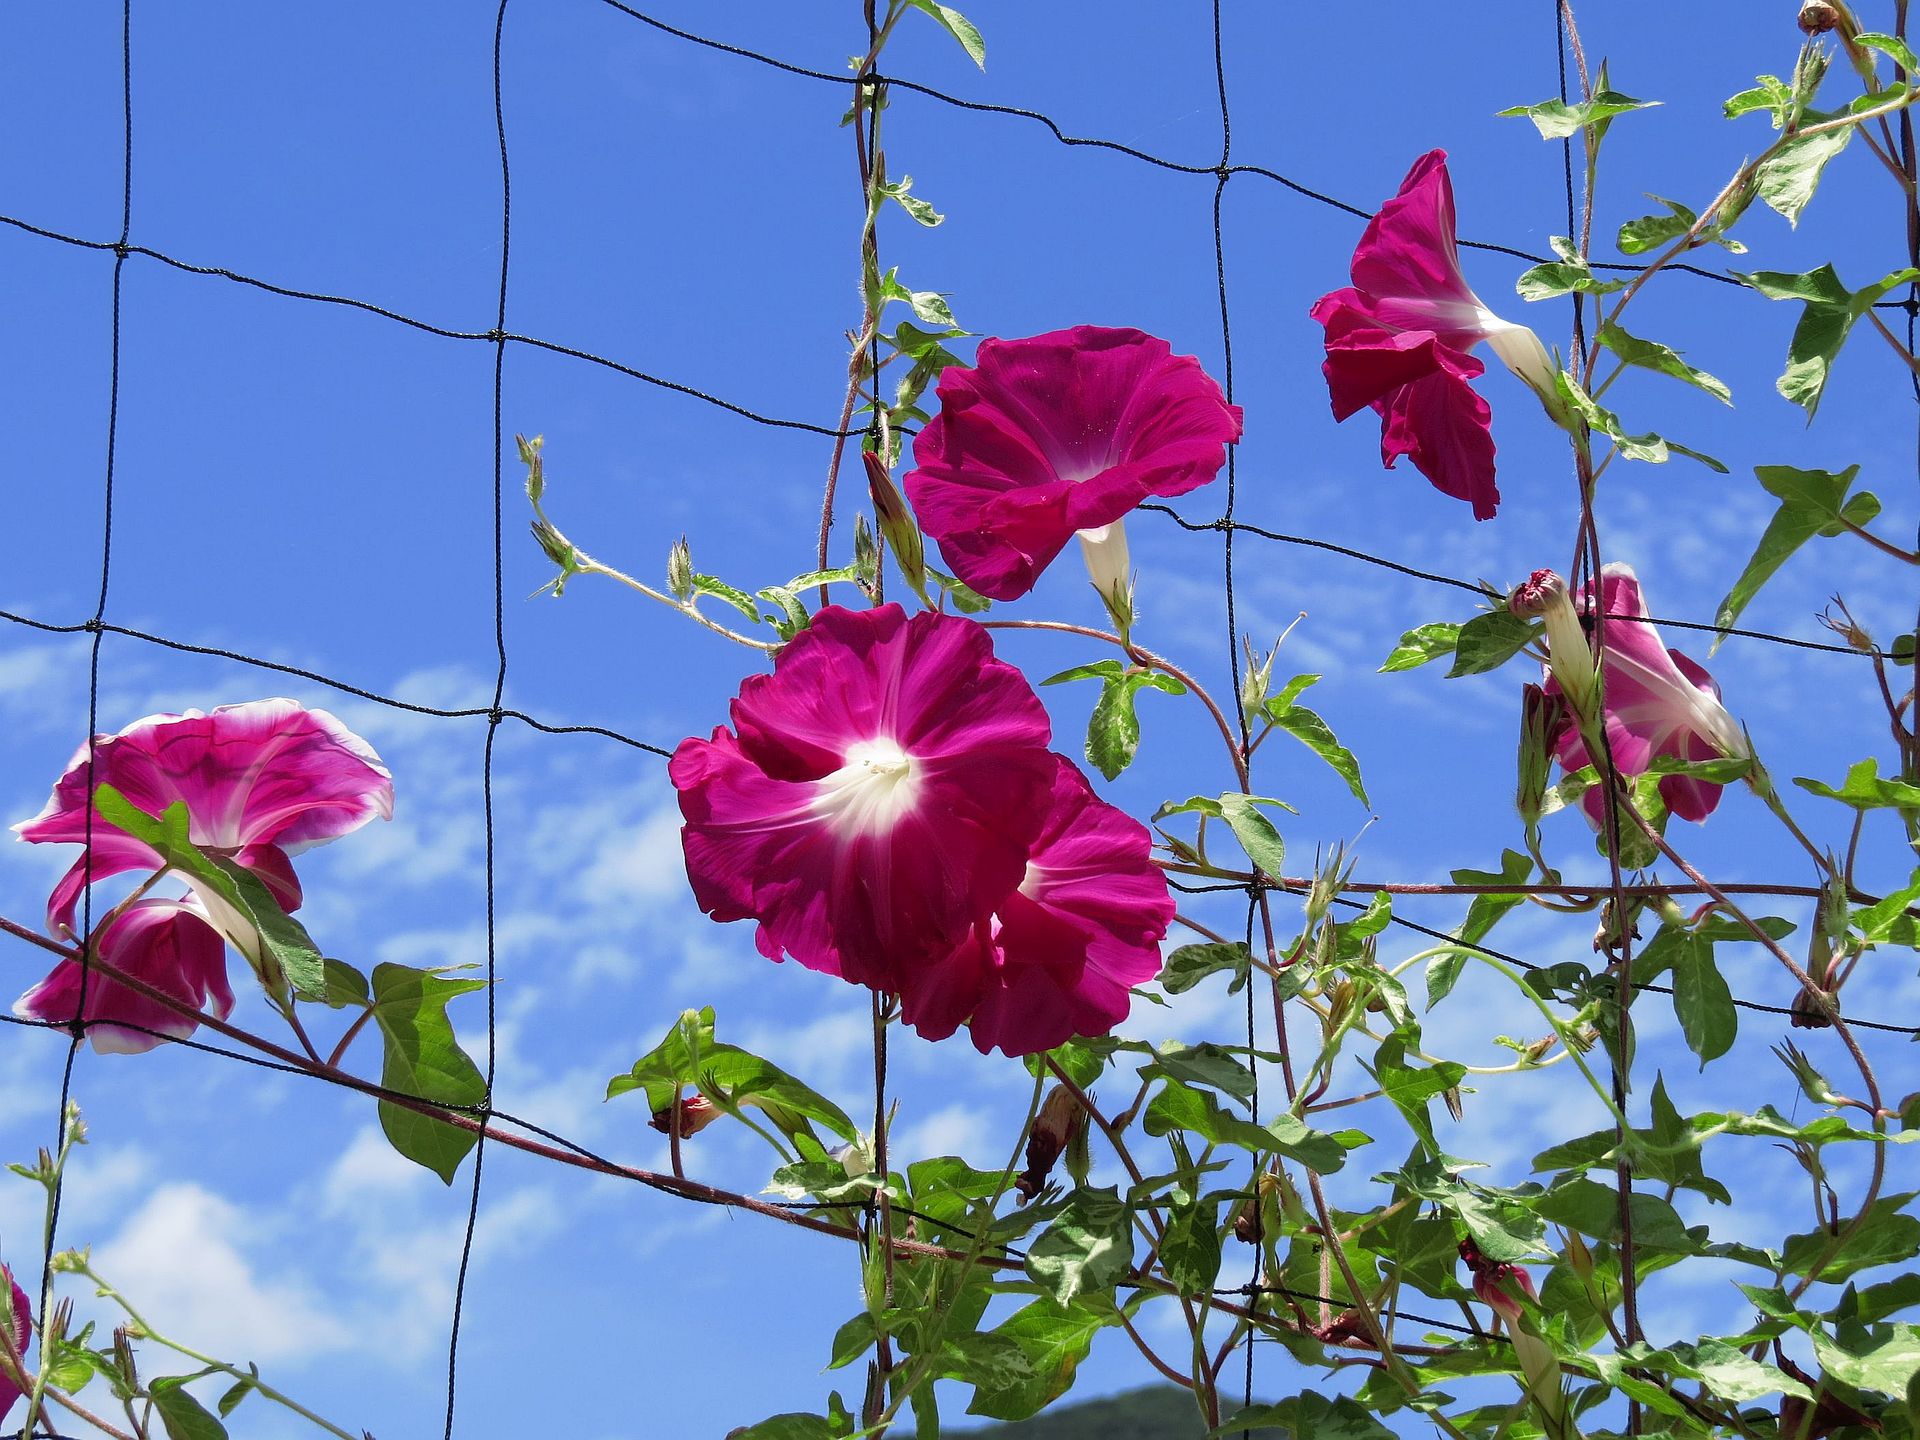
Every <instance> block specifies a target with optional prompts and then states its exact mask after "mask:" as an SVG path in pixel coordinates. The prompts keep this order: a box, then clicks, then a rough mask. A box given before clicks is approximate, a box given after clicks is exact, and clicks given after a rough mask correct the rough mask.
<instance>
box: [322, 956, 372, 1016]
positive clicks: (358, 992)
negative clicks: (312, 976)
mask: <svg viewBox="0 0 1920 1440" xmlns="http://www.w3.org/2000/svg"><path fill="white" fill-rule="evenodd" d="M321 963H322V965H323V966H324V972H323V973H324V975H325V984H326V994H325V995H323V996H322V997H321V998H322V1000H324V1001H325V1002H326V1004H327V1006H328V1007H329V1008H330V1009H334V1010H343V1009H345V1008H346V1007H347V1006H349V1005H360V1006H366V1005H371V1004H372V1003H373V992H372V991H370V990H369V989H367V977H366V976H364V975H362V974H361V973H360V972H359V971H358V970H356V969H354V967H353V966H351V965H349V964H348V963H347V962H346V961H344V960H332V959H329V960H325V961H322V962H321Z"/></svg>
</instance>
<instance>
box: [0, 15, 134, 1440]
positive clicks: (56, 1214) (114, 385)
mask: <svg viewBox="0 0 1920 1440" xmlns="http://www.w3.org/2000/svg"><path fill="white" fill-rule="evenodd" d="M120 119H121V162H120V239H119V242H118V244H117V245H116V246H115V249H114V257H113V309H112V315H111V339H110V349H109V357H110V358H109V362H108V377H107V455H106V475H105V480H104V483H103V486H102V494H101V506H100V590H99V594H98V596H97V597H96V598H95V600H94V606H93V620H94V625H95V629H94V631H93V635H92V641H91V643H90V645H89V646H88V652H87V794H88V795H91V794H93V789H94V764H95V760H96V748H97V745H98V741H99V730H100V726H99V719H100V647H101V643H102V641H103V640H104V638H105V636H104V634H103V632H102V631H101V630H100V629H99V628H98V627H99V624H100V622H101V620H102V619H103V618H104V617H105V615H106V612H107V589H108V585H109V583H110V581H111V579H112V572H113V479H114V460H115V457H116V455H117V454H118V451H119V437H120V319H121V303H120V302H121V295H122V282H123V280H124V276H125V271H126V265H127V240H128V237H129V235H130V234H131V233H132V230H133V0H121V5H120ZM81 843H82V846H83V848H82V850H81V863H82V865H83V867H84V868H83V870H82V874H81V886H80V916H81V918H80V989H79V993H78V994H77V995H76V996H75V998H74V1004H73V1019H72V1021H71V1023H70V1026H69V1030H70V1037H71V1038H70V1039H69V1040H68V1042H67V1056H66V1060H65V1062H64V1063H63V1064H62V1065H61V1067H60V1095H59V1099H58V1101H57V1102H56V1108H55V1110H54V1154H56V1155H61V1154H64V1153H65V1151H66V1148H67V1143H68V1132H69V1125H70V1123H71V1122H70V1116H69V1112H68V1106H69V1104H70V1103H71V1101H72V1099H73V1070H74V1065H75V1062H76V1061H77V1060H78V1059H79V1056H80V1044H81V1041H82V1039H84V1037H85V1035H86V1014H87V988H88V981H89V980H90V978H91V977H92V970H93V967H92V965H91V964H90V963H89V962H90V959H91V957H92V953H93V806H91V805H88V806H87V807H86V818H85V820H84V821H83V828H82V834H81ZM65 1195H66V1167H65V1166H60V1167H58V1168H57V1169H56V1170H55V1171H54V1174H53V1182H52V1184H51V1185H50V1186H49V1187H48V1191H47V1229H46V1253H45V1254H44V1255H43V1256H42V1257H41V1268H40V1304H39V1307H38V1311H39V1325H38V1328H39V1333H40V1334H42V1335H45V1334H46V1333H47V1322H48V1320H49V1319H50V1318H51V1311H52V1308H53V1257H54V1255H55V1254H56V1253H57V1248H56V1245H55V1240H56V1238H57V1237H58V1234H59V1229H60V1207H61V1202H62V1201H63V1200H64V1199H65ZM45 1358H46V1357H45V1356H44V1355H43V1356H42V1357H41V1359H42V1365H43V1368H44V1365H45ZM33 1419H34V1410H33V1407H32V1406H31V1405H29V1406H28V1408H27V1411H26V1414H25V1416H24V1417H23V1419H22V1420H21V1424H20V1433H21V1435H23V1436H25V1435H27V1434H28V1433H29V1431H30V1430H31V1428H32V1425H33Z"/></svg>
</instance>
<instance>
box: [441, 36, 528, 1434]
mask: <svg viewBox="0 0 1920 1440" xmlns="http://www.w3.org/2000/svg"><path fill="white" fill-rule="evenodd" d="M506 27H507V0H500V5H499V9H498V10H497V11H496V12H495V14H494V22H493V123H494V133H495V137H496V138H497V140H498V142H499V146H500V292H499V301H498V305H497V308H496V310H495V315H494V328H493V335H492V339H493V649H494V660H495V665H494V675H493V705H492V708H491V709H490V710H489V711H488V713H487V743H486V749H485V752H484V754H483V757H482V761H481V770H480V795H481V806H482V809H483V811H484V816H485V851H486V891H487V992H486V993H487V1073H486V1091H485V1097H486V1098H485V1104H484V1105H483V1107H482V1109H481V1112H480V1116H479V1118H480V1119H481V1121H482V1122H483V1128H482V1129H481V1130H480V1132H479V1134H478V1135H477V1136H476V1137H475V1140H474V1147H473V1190H472V1193H471V1195H470V1197H469V1199H468V1202H467V1224H466V1231H465V1233H464V1234H463V1236H462V1237H461V1242H460V1269H459V1274H458V1276H457V1277H456V1279H455V1281H454V1287H453V1321H452V1324H451V1326H450V1328H449V1333H448V1337H447V1422H446V1429H445V1431H444V1435H445V1440H453V1416H454V1404H455V1401H456V1399H457V1397H458V1394H459V1383H458V1369H459V1360H460V1321H461V1317H462V1315H463V1313H464V1311H465V1307H466V1297H467V1275H468V1272H469V1270H470V1269H471V1267H472V1264H473V1235H474V1230H475V1227H476V1226H477V1225H478V1224H479V1220H480V1182H481V1177H482V1175H483V1173H484V1169H485V1160H486V1152H487V1134H486V1130H485V1128H484V1122H485V1121H486V1120H488V1119H491V1118H492V1114H493V1081H494V1071H495V1067H496V1063H497V1061H498V1058H499V1054H498V1052H499V1045H498V1038H499V1037H498V1035H497V1033H496V1030H495V1003H494V989H495V985H494V981H495V965H496V960H497V951H498V946H497V944H496V938H497V937H496V933H495V930H496V927H495V897H494V848H495V846H494V826H493V752H494V742H495V740H496V739H497V738H498V737H499V734H500V722H501V721H502V720H503V719H505V718H506V717H505V715H504V713H503V712H502V710H501V701H502V700H503V699H504V698H505V696H506V690H507V619H506V552H505V544H504V524H505V514H504V509H503V496H502V491H503V489H504V480H505V473H506V472H505V440H506V425H505V413H504V397H505V390H506V363H507V338H506V330H507V274H508V265H509V261H510V256H511V247H512V241H513V177H512V171H511V169H510V168H509V166H508V163H507V112H506V101H505V97H504V94H503V87H502V84H501V51H502V48H503V40H504V37H505V34H506Z"/></svg>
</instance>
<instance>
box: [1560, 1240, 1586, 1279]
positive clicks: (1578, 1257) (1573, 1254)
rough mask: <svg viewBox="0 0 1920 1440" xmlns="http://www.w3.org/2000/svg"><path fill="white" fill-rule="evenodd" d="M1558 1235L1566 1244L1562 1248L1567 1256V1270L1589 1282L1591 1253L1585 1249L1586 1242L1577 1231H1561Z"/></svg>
mask: <svg viewBox="0 0 1920 1440" xmlns="http://www.w3.org/2000/svg"><path fill="white" fill-rule="evenodd" d="M1560 1235H1561V1238H1562V1239H1563V1240H1564V1241H1565V1242H1566V1244H1565V1246H1564V1247H1563V1248H1564V1249H1565V1250H1566V1254H1567V1268H1568V1269H1569V1270H1571V1271H1573V1273H1574V1274H1575V1275H1578V1276H1579V1277H1580V1278H1581V1279H1582V1280H1591V1279H1592V1278H1593V1252H1592V1251H1591V1250H1589V1249H1588V1248H1587V1242H1586V1241H1585V1240H1584V1239H1582V1238H1581V1236H1580V1232H1579V1231H1578V1230H1563V1231H1561V1232H1560Z"/></svg>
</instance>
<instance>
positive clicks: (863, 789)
mask: <svg viewBox="0 0 1920 1440" xmlns="http://www.w3.org/2000/svg"><path fill="white" fill-rule="evenodd" d="M814 783H815V786H816V788H815V791H814V797H813V810H814V813H815V814H816V815H819V816H821V817H823V818H825V819H827V820H829V821H831V822H832V824H833V825H834V826H835V827H836V828H837V829H839V830H840V831H841V832H842V833H844V834H847V835H871V834H876V833H880V832H884V831H887V830H890V829H892V828H893V826H894V825H895V824H896V823H897V822H898V821H899V819H900V817H901V816H903V815H906V814H908V813H909V812H911V811H912V810H913V809H914V807H915V806H916V805H917V804H918V803H919V798H920V777H919V774H918V767H917V766H916V765H915V763H914V759H913V757H912V756H911V755H909V754H907V752H906V751H904V750H902V749H901V748H900V746H899V745H898V744H896V743H895V742H894V741H892V740H890V739H887V738H886V737H884V736H877V737H875V738H874V739H872V740H860V741H857V742H855V743H854V744H852V745H850V746H848V747H847V753H846V756H845V758H844V761H843V763H842V764H841V766H840V768H839V769H838V770H835V771H834V772H833V773H832V774H831V775H826V776H823V777H821V778H820V779H819V780H817V781H816V782H814Z"/></svg>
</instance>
